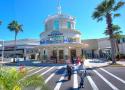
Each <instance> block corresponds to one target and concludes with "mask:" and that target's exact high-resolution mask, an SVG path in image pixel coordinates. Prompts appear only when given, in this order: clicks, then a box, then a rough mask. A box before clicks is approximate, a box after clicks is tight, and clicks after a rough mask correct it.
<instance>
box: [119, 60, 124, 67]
mask: <svg viewBox="0 0 125 90" xmlns="http://www.w3.org/2000/svg"><path fill="white" fill-rule="evenodd" d="M117 63H118V64H121V65H122V66H125V61H117Z"/></svg>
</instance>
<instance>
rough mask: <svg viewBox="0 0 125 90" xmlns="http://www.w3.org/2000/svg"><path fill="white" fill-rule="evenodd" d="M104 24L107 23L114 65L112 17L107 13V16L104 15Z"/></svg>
mask: <svg viewBox="0 0 125 90" xmlns="http://www.w3.org/2000/svg"><path fill="white" fill-rule="evenodd" d="M106 23H107V29H108V30H109V38H110V42H111V58H112V64H115V63H116V60H115V40H114V38H113V30H112V16H111V14H110V13H107V15H106Z"/></svg>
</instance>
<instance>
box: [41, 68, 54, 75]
mask: <svg viewBox="0 0 125 90" xmlns="http://www.w3.org/2000/svg"><path fill="white" fill-rule="evenodd" d="M54 67H55V66H53V67H51V68H50V69H48V70H47V71H45V72H43V73H41V74H40V75H39V76H42V75H44V74H46V73H47V72H49V71H50V70H52V69H53V68H54Z"/></svg>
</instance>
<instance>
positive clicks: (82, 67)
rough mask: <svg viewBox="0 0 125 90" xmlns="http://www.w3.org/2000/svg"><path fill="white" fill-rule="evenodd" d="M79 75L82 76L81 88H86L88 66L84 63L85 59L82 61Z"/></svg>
mask: <svg viewBox="0 0 125 90" xmlns="http://www.w3.org/2000/svg"><path fill="white" fill-rule="evenodd" d="M78 75H79V77H80V83H79V88H84V79H85V77H86V68H85V66H84V64H83V61H81V64H80V66H79V67H78Z"/></svg>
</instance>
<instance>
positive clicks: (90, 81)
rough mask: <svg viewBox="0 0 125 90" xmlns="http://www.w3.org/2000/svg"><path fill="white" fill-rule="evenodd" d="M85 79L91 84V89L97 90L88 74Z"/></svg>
mask: <svg viewBox="0 0 125 90" xmlns="http://www.w3.org/2000/svg"><path fill="white" fill-rule="evenodd" d="M87 79H88V80H89V83H90V85H91V86H92V88H93V90H99V89H98V87H97V86H96V84H95V83H94V81H93V80H92V78H91V77H90V76H87Z"/></svg>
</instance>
